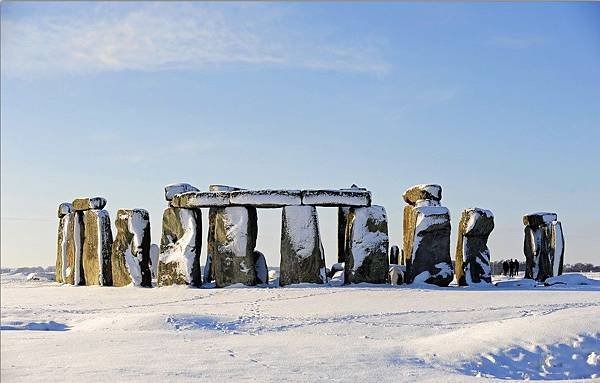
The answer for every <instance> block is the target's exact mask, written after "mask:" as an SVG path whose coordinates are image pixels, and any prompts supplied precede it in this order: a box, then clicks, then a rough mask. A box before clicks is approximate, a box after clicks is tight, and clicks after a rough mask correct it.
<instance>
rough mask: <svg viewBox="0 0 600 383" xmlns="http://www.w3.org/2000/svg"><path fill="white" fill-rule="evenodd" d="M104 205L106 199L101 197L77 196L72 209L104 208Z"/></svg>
mask: <svg viewBox="0 0 600 383" xmlns="http://www.w3.org/2000/svg"><path fill="white" fill-rule="evenodd" d="M104 206H106V199H105V198H102V197H92V198H77V199H76V200H74V201H73V210H74V211H84V210H91V209H97V210H100V209H104Z"/></svg>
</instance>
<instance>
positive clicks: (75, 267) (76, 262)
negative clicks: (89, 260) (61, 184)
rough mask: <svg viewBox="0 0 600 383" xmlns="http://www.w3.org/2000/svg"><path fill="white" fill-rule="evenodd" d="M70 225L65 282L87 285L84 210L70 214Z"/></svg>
mask: <svg viewBox="0 0 600 383" xmlns="http://www.w3.org/2000/svg"><path fill="white" fill-rule="evenodd" d="M69 216H70V218H69V227H68V229H67V267H66V269H65V273H64V275H63V280H64V283H68V284H71V285H75V286H81V285H85V273H84V270H83V261H82V260H83V243H84V240H85V237H84V235H85V226H84V218H83V211H74V212H73V213H70V214H69Z"/></svg>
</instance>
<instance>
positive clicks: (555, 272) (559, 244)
mask: <svg viewBox="0 0 600 383" xmlns="http://www.w3.org/2000/svg"><path fill="white" fill-rule="evenodd" d="M550 225H551V228H552V230H551V234H552V235H551V239H550V266H551V267H552V276H554V277H557V276H560V275H562V273H563V261H564V259H563V258H564V255H565V237H564V235H563V231H562V224H561V223H560V221H554V222H552V223H551V224H550Z"/></svg>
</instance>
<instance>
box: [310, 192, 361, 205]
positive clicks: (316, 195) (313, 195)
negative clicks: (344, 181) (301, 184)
mask: <svg viewBox="0 0 600 383" xmlns="http://www.w3.org/2000/svg"><path fill="white" fill-rule="evenodd" d="M302 205H311V206H330V207H352V206H354V207H362V206H371V192H369V191H364V190H357V189H344V190H303V191H302Z"/></svg>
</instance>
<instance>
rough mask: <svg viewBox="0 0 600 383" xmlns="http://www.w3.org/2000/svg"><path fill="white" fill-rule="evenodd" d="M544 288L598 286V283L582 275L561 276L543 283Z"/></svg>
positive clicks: (599, 284)
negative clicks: (554, 286) (555, 286)
mask: <svg viewBox="0 0 600 383" xmlns="http://www.w3.org/2000/svg"><path fill="white" fill-rule="evenodd" d="M544 284H545V285H546V286H553V285H570V286H582V285H583V286H600V281H598V280H595V279H590V278H588V277H586V276H585V275H582V274H563V275H559V276H557V277H551V278H548V279H546V281H545V282H544Z"/></svg>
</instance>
